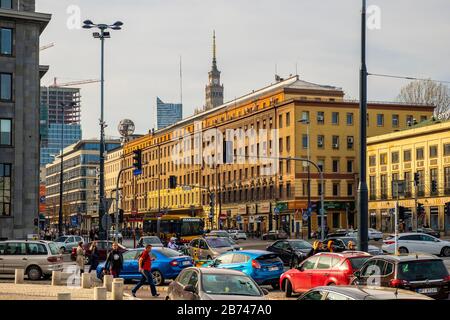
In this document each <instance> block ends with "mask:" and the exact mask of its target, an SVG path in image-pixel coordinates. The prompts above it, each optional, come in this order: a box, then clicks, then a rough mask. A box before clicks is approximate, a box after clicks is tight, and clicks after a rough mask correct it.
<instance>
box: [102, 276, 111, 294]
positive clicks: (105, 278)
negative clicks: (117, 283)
mask: <svg viewBox="0 0 450 320" xmlns="http://www.w3.org/2000/svg"><path fill="white" fill-rule="evenodd" d="M112 282H113V276H112V275H109V274H105V275H104V276H103V286H104V287H105V288H106V290H107V291H109V292H111V290H112Z"/></svg>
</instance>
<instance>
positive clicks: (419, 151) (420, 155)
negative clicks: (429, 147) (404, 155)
mask: <svg viewBox="0 0 450 320" xmlns="http://www.w3.org/2000/svg"><path fill="white" fill-rule="evenodd" d="M423 156H424V155H423V148H418V149H416V160H423Z"/></svg>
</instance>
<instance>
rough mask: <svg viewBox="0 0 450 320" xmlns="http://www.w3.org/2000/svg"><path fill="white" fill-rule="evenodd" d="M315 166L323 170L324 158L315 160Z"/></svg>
mask: <svg viewBox="0 0 450 320" xmlns="http://www.w3.org/2000/svg"><path fill="white" fill-rule="evenodd" d="M317 166H318V167H319V169H320V171H322V172H324V170H325V161H324V160H322V159H321V160H317Z"/></svg>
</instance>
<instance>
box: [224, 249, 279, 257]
mask: <svg viewBox="0 0 450 320" xmlns="http://www.w3.org/2000/svg"><path fill="white" fill-rule="evenodd" d="M230 253H242V254H248V255H252V256H262V255H265V254H274V253H273V252H270V251H266V250H255V249H254V250H239V251H231V252H230Z"/></svg>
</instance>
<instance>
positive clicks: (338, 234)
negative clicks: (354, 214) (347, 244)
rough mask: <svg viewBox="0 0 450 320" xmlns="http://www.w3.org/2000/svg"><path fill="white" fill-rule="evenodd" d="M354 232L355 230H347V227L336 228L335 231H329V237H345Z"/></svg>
mask: <svg viewBox="0 0 450 320" xmlns="http://www.w3.org/2000/svg"><path fill="white" fill-rule="evenodd" d="M350 232H353V230H347V229H336V230H334V231H333V232H329V233H328V234H327V237H328V238H330V237H345V236H346V235H347V234H348V233H350Z"/></svg>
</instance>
